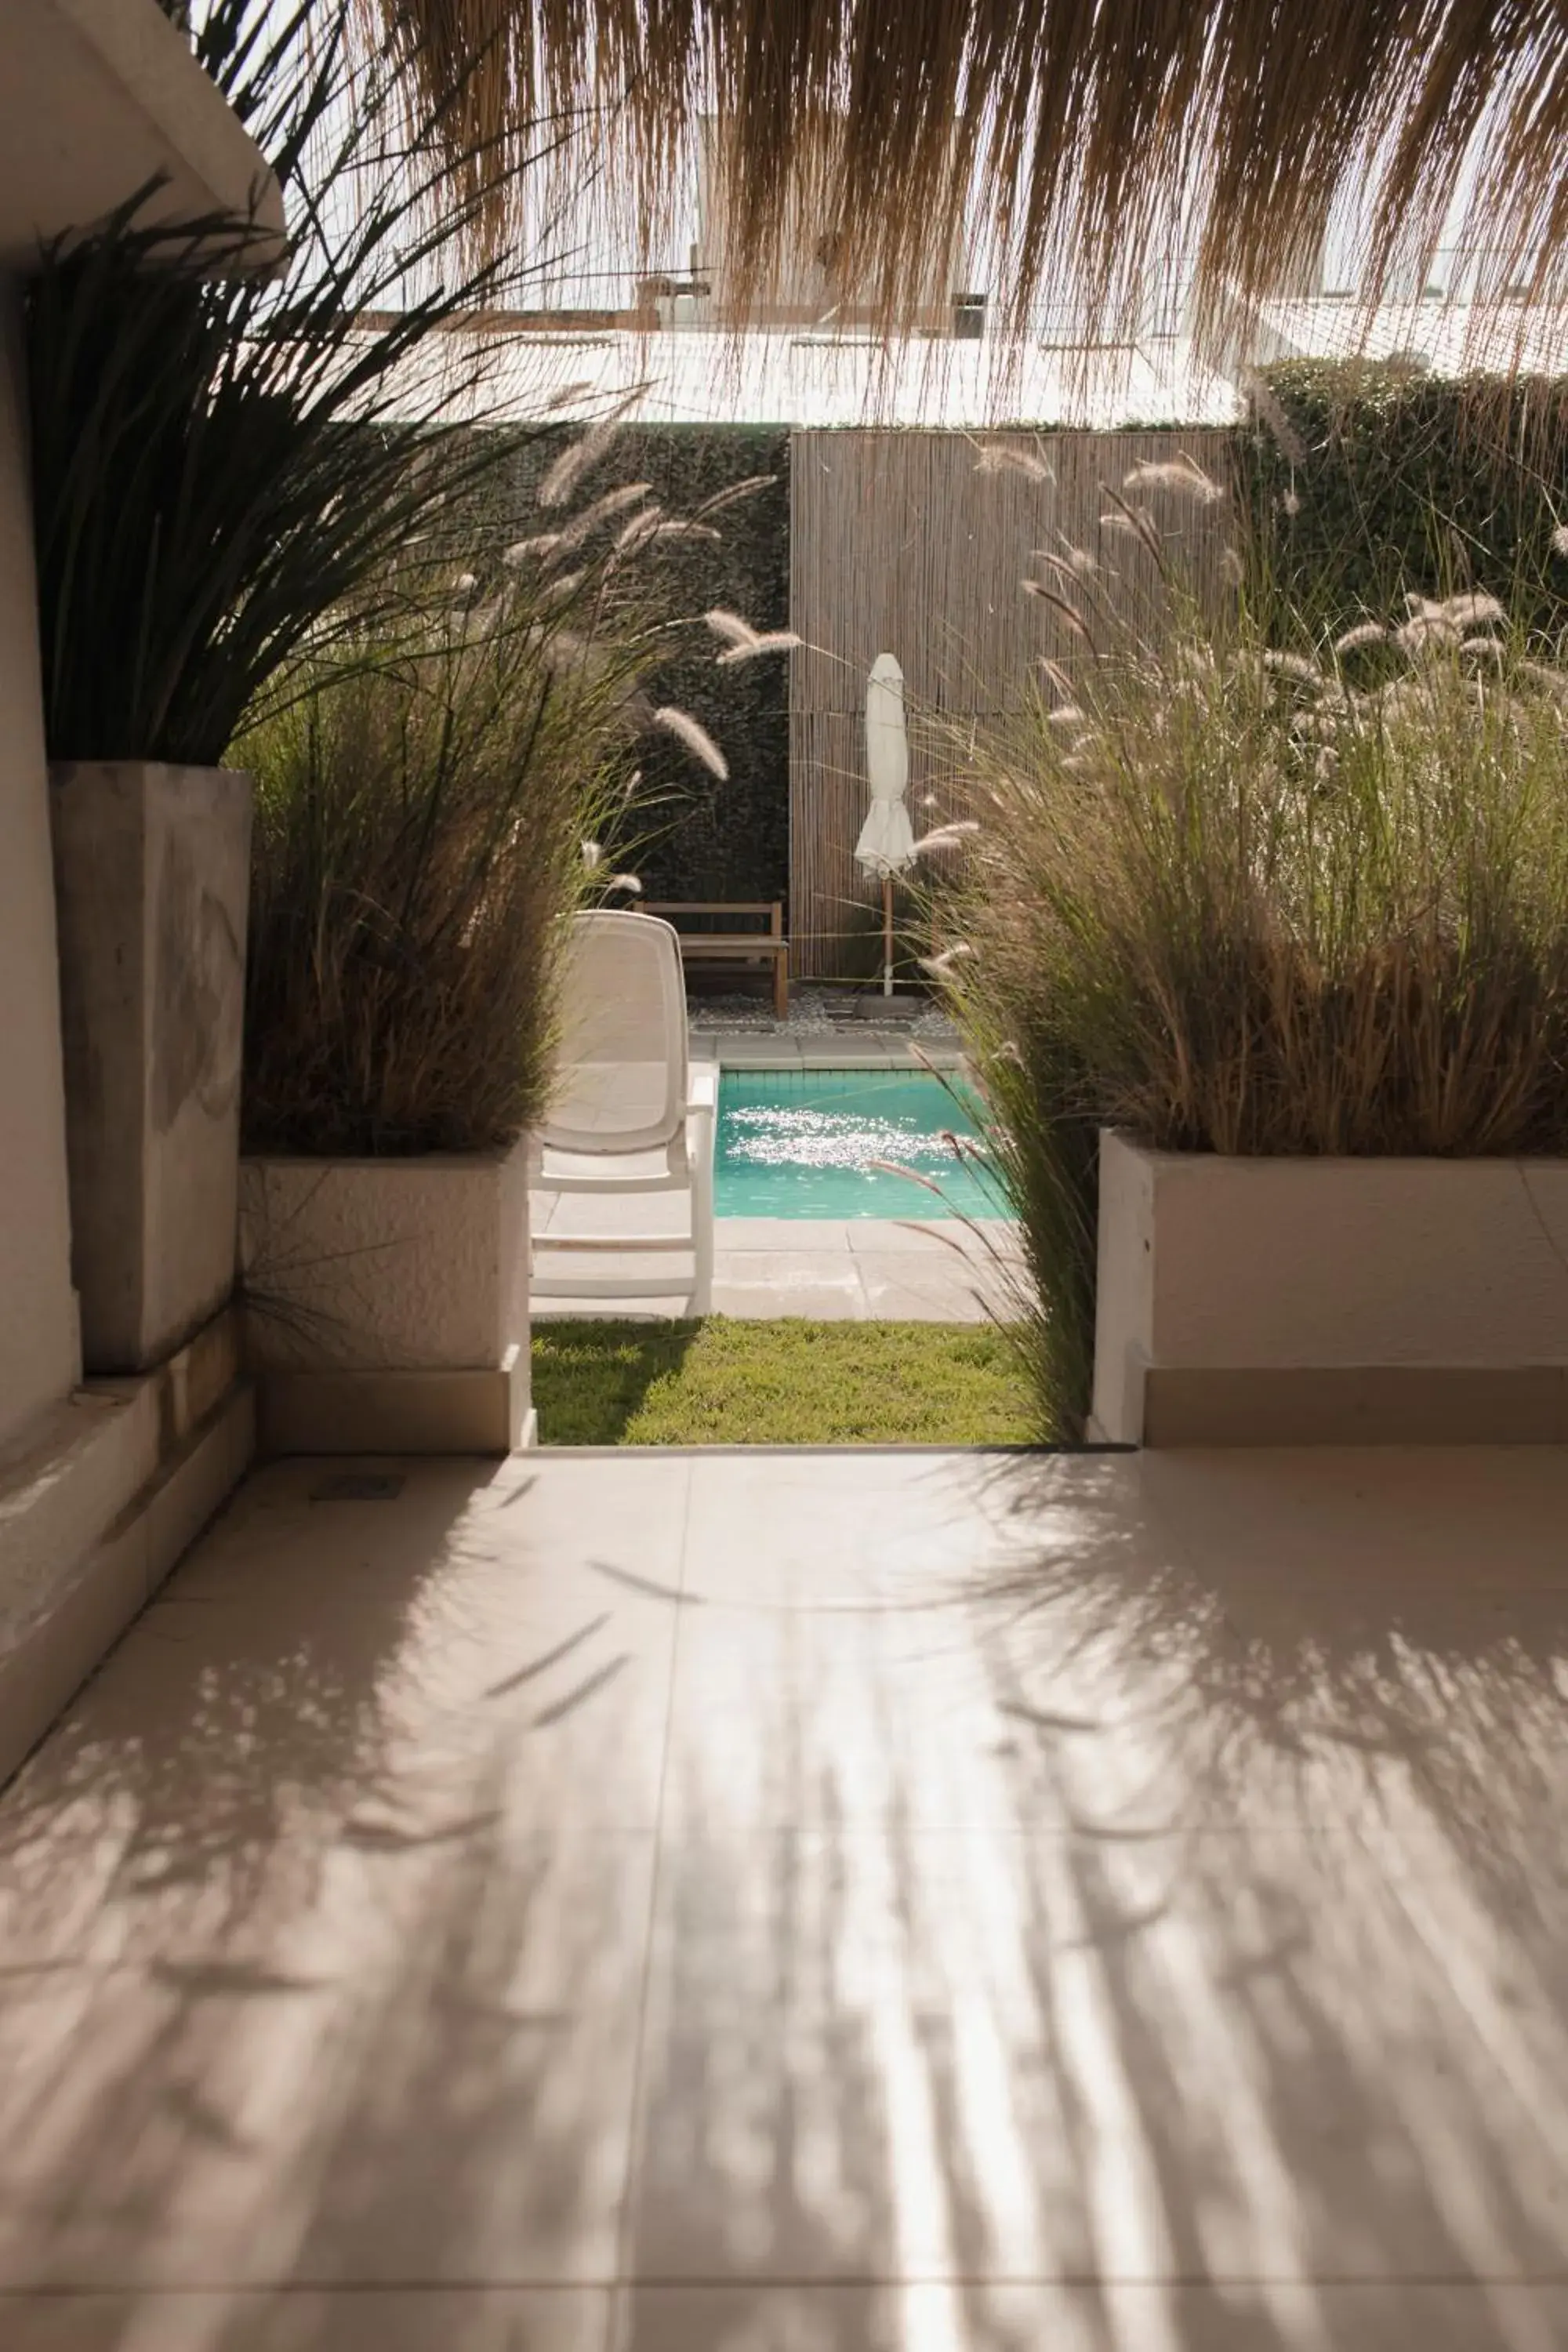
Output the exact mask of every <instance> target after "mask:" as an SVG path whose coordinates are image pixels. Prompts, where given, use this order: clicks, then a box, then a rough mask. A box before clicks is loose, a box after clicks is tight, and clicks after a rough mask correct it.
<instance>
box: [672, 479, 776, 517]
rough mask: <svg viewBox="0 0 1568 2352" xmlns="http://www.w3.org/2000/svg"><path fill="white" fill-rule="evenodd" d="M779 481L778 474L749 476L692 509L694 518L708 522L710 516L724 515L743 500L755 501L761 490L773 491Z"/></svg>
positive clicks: (717, 491) (732, 483) (718, 491)
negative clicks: (774, 485) (726, 510)
mask: <svg viewBox="0 0 1568 2352" xmlns="http://www.w3.org/2000/svg"><path fill="white" fill-rule="evenodd" d="M777 480H778V476H777V475H776V474H748V475H747V476H746V477H745V478H744V480H743V481H739V482H731V483H730V485H729V486H728V488H725V489H722V490H715V491H714V493H713V495H712V497H711V498H708V499H703V500H702V501H701V503H700V505H699V506H695V507H693V508H692V509H691V511H692V515H693V518H694V519H695V520H697V521H698V522H706V521H707V520H708V518H709V516H710V515H716V514H722V513H723V512H724V511H725V509H727V508H729V507H733V506H739V505H740V503H741V500H742V499H754V498H755V497H756V496H757V494H758V492H759V491H761V490H771V489H772V488H773V484H774V483H775V482H776V481H777Z"/></svg>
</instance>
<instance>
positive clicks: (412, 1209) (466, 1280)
mask: <svg viewBox="0 0 1568 2352" xmlns="http://www.w3.org/2000/svg"><path fill="white" fill-rule="evenodd" d="M239 1201H240V1209H239V1236H240V1241H239V1246H240V1260H241V1265H242V1266H243V1269H244V1273H245V1278H246V1285H247V1294H248V1301H249V1306H248V1313H247V1325H248V1340H247V1345H248V1350H249V1354H250V1358H251V1360H252V1362H253V1363H254V1364H256V1365H257V1366H258V1368H260V1369H263V1370H301V1369H304V1370H313V1369H319V1368H322V1367H331V1366H338V1367H342V1366H353V1367H357V1368H382V1369H386V1370H397V1369H404V1370H415V1369H417V1370H453V1371H457V1370H480V1369H484V1368H493V1367H495V1366H498V1365H500V1364H502V1363H503V1362H504V1361H505V1360H506V1357H507V1353H508V1350H509V1349H511V1348H513V1347H521V1348H522V1349H524V1351H525V1352H526V1349H527V1345H528V1274H529V1264H528V1255H529V1253H528V1150H527V1146H526V1144H522V1143H520V1144H518V1145H516V1146H515V1147H514V1148H513V1149H512V1150H510V1152H500V1151H498V1152H476V1153H472V1154H468V1153H457V1152H454V1153H451V1154H449V1155H437V1156H432V1157H430V1158H428V1159H419V1160H245V1161H243V1162H242V1163H241V1167H240V1175H239Z"/></svg>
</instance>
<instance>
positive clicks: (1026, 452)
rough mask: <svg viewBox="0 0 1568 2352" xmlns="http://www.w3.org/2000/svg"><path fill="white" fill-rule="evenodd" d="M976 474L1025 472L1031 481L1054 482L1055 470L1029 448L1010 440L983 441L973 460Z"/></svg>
mask: <svg viewBox="0 0 1568 2352" xmlns="http://www.w3.org/2000/svg"><path fill="white" fill-rule="evenodd" d="M974 470H975V472H976V473H977V474H1005V473H1015V474H1026V475H1027V476H1028V478H1029V479H1030V480H1031V481H1032V482H1054V481H1055V480H1056V478H1057V477H1056V470H1055V468H1054V467H1051V466H1049V465H1047V462H1046V460H1045V458H1044V457H1038V456H1037V455H1036V453H1035V452H1034V451H1033V450H1031V449H1020V448H1018V447H1017V446H1016V445H1015V444H1014V443H1012V442H1010V441H983V442H982V443H981V444H980V448H979V455H978V456H977V457H976V458H975V460H974Z"/></svg>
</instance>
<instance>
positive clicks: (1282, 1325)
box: [1092, 1134, 1568, 1445]
mask: <svg viewBox="0 0 1568 2352" xmlns="http://www.w3.org/2000/svg"><path fill="white" fill-rule="evenodd" d="M1092 1421H1093V1426H1094V1429H1095V1432H1096V1433H1097V1434H1099V1435H1100V1436H1103V1437H1106V1438H1110V1439H1112V1440H1122V1441H1130V1442H1131V1443H1134V1444H1138V1443H1142V1444H1153V1445H1160V1444H1165V1445H1180V1444H1336V1443H1349V1444H1356V1443H1369V1444H1384V1443H1391V1442H1393V1443H1397V1442H1408V1443H1416V1444H1419V1443H1440V1444H1464V1443H1466V1442H1469V1443H1475V1444H1481V1443H1487V1444H1497V1443H1539V1444H1558V1443H1563V1442H1564V1441H1568V1160H1226V1159H1219V1158H1215V1157H1213V1156H1209V1155H1205V1154H1199V1153H1178V1152H1161V1151H1149V1150H1144V1149H1143V1148H1142V1146H1140V1145H1138V1144H1135V1143H1132V1142H1131V1141H1129V1140H1128V1139H1127V1138H1126V1137H1124V1136H1121V1135H1116V1134H1106V1135H1103V1136H1102V1137H1101V1139H1100V1255H1099V1289H1098V1301H1097V1308H1096V1318H1095V1360H1094V1405H1093V1414H1092Z"/></svg>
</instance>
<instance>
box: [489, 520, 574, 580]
mask: <svg viewBox="0 0 1568 2352" xmlns="http://www.w3.org/2000/svg"><path fill="white" fill-rule="evenodd" d="M562 538H563V533H562V532H560V531H558V530H545V531H539V532H536V533H535V535H534V537H533V538H532V539H514V540H513V541H512V543H511V545H510V547H509V548H507V549H506V551H504V553H503V554H502V556H501V562H503V563H504V564H505V566H506V568H507V570H508V571H509V572H516V571H518V570H519V569H520V568H521V565H523V564H525V563H538V562H543V560H544V558H545V557H546V556H547V555H552V554H554V552H555V551H556V550H557V549H558V548H559V547H560V545H561V541H562Z"/></svg>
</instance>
